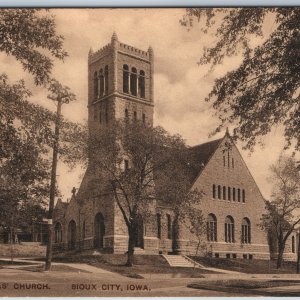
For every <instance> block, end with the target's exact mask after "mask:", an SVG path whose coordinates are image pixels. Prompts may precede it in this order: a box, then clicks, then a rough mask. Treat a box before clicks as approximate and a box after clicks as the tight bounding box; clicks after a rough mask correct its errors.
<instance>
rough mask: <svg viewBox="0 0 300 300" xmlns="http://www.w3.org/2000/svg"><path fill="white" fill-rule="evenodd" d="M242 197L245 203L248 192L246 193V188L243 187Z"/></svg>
mask: <svg viewBox="0 0 300 300" xmlns="http://www.w3.org/2000/svg"><path fill="white" fill-rule="evenodd" d="M242 197H243V198H242V199H243V202H244V203H245V201H246V194H245V190H244V189H243V193H242Z"/></svg>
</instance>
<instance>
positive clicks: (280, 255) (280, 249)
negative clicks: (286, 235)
mask: <svg viewBox="0 0 300 300" xmlns="http://www.w3.org/2000/svg"><path fill="white" fill-rule="evenodd" d="M283 253H284V245H281V244H279V245H278V256H277V269H280V268H281V266H282V260H283Z"/></svg>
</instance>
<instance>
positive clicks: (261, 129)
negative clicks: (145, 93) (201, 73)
mask: <svg viewBox="0 0 300 300" xmlns="http://www.w3.org/2000/svg"><path fill="white" fill-rule="evenodd" d="M195 19H196V20H197V21H199V22H202V21H204V22H205V29H203V30H202V32H203V33H204V34H205V33H207V32H209V31H210V30H212V31H213V30H215V35H216V37H217V38H216V42H215V43H214V44H213V45H212V46H210V47H208V48H206V49H204V54H203V55H202V57H201V58H200V60H199V64H200V65H204V64H211V66H212V68H214V67H215V66H216V65H219V64H222V63H223V62H224V60H225V58H226V57H230V56H235V55H238V54H241V55H243V60H242V63H241V64H240V66H239V67H238V68H236V69H234V70H233V71H230V72H228V73H227V74H226V75H225V76H223V77H221V78H217V79H216V80H215V83H214V86H213V89H212V91H211V92H210V94H209V95H208V97H207V98H206V100H207V101H212V102H213V107H214V109H216V110H217V114H218V116H219V120H220V124H219V126H218V127H217V128H216V129H215V132H219V131H220V130H221V129H222V128H224V127H226V126H227V125H228V124H235V129H234V137H235V138H239V139H241V140H242V141H244V142H246V146H245V147H246V148H249V149H253V147H254V145H255V144H256V143H257V141H258V142H261V141H260V138H262V137H263V136H264V135H266V134H268V133H269V132H270V131H271V129H272V128H273V127H275V126H277V125H283V127H284V137H285V140H286V147H289V146H291V143H293V142H295V149H296V150H299V149H300V138H299V134H298V133H299V131H300V122H299V121H300V110H299V101H300V94H299V83H300V72H299V70H300V52H299V41H300V32H299V20H300V9H299V8H231V9H228V8H217V9H214V8H207V9H202V8H190V9H187V11H186V15H185V16H184V17H183V19H182V20H181V23H182V25H184V26H187V27H188V28H190V27H192V26H193V25H194V21H195ZM216 24H217V25H218V27H217V28H215V27H216V26H215V25H216ZM270 24H273V25H272V27H271V28H268V31H267V32H269V31H270V30H271V32H270V33H269V34H267V33H264V31H265V28H266V27H267V25H270ZM253 38H256V40H258V39H257V38H261V43H260V44H259V45H258V46H255V47H252V46H251V40H252V39H253Z"/></svg>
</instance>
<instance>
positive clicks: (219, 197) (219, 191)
mask: <svg viewBox="0 0 300 300" xmlns="http://www.w3.org/2000/svg"><path fill="white" fill-rule="evenodd" d="M218 199H221V186H220V185H218Z"/></svg>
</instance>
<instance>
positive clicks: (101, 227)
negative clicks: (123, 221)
mask: <svg viewBox="0 0 300 300" xmlns="http://www.w3.org/2000/svg"><path fill="white" fill-rule="evenodd" d="M94 224H95V225H94V226H95V230H94V246H95V248H98V249H102V248H103V246H104V235H105V224H104V217H103V215H102V214H101V213H97V214H96V216H95V223H94Z"/></svg>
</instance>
